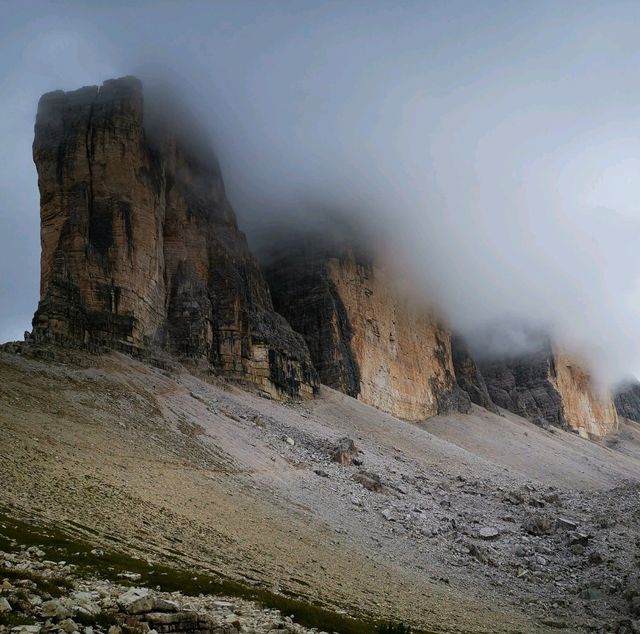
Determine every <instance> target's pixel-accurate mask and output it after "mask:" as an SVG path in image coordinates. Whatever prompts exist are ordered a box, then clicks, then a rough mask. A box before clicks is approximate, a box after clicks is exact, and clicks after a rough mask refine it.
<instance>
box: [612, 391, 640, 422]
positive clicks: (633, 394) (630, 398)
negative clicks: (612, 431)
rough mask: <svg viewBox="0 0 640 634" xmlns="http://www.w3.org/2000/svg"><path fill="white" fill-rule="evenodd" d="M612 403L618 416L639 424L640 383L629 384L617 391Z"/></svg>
mask: <svg viewBox="0 0 640 634" xmlns="http://www.w3.org/2000/svg"><path fill="white" fill-rule="evenodd" d="M614 403H615V406H616V410H617V412H618V414H619V415H620V416H624V417H625V418H628V419H629V420H633V421H636V422H637V423H640V383H637V382H636V383H631V384H629V385H626V386H625V387H624V388H622V389H621V390H620V391H618V393H617V394H616V395H615V398H614Z"/></svg>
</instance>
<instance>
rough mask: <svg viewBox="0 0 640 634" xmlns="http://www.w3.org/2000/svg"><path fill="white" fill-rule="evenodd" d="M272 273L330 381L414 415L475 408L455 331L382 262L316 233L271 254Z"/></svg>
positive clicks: (276, 292) (274, 287)
mask: <svg viewBox="0 0 640 634" xmlns="http://www.w3.org/2000/svg"><path fill="white" fill-rule="evenodd" d="M265 273H266V276H267V279H268V281H269V283H270V286H271V291H272V294H273V298H274V304H275V306H276V309H277V310H278V311H280V312H282V314H283V315H285V317H286V318H287V319H288V321H289V323H291V325H292V327H293V328H294V329H295V330H296V331H297V332H299V333H301V334H302V335H303V336H304V338H305V340H306V342H307V344H308V346H309V350H310V352H311V356H312V359H313V362H314V364H315V367H316V368H317V370H318V373H319V375H320V379H321V381H322V382H323V383H325V384H326V385H329V386H330V387H333V388H335V389H338V390H340V391H342V392H344V393H345V394H349V395H350V396H353V397H356V398H358V399H360V400H362V401H363V402H365V403H367V404H369V405H373V406H374V407H377V408H379V409H381V410H383V411H385V412H389V413H390V414H393V415H394V416H398V417H399V418H403V419H406V420H412V421H417V420H423V419H425V418H427V417H429V416H433V415H434V414H437V413H441V412H445V411H450V410H452V409H457V410H461V411H468V409H469V407H470V402H469V398H468V396H467V395H466V394H465V393H464V392H462V390H460V389H459V388H458V386H457V384H456V381H455V377H454V371H453V363H452V358H451V341H450V335H449V332H448V331H447V329H446V328H445V327H443V326H442V324H441V323H440V322H439V321H438V319H437V317H436V316H435V314H434V313H433V312H432V311H431V310H430V309H429V308H428V307H426V306H424V305H418V304H416V303H414V302H412V301H409V300H408V299H407V298H405V297H404V296H403V295H402V294H401V293H399V292H397V290H396V289H397V284H396V283H394V278H393V276H390V275H389V273H388V271H386V270H385V269H384V268H383V267H382V266H380V265H378V264H377V263H375V262H374V261H372V260H371V259H370V258H368V257H363V256H361V255H357V254H356V253H355V252H354V250H353V249H351V248H348V247H340V248H338V247H334V246H329V247H326V246H322V247H321V246H318V244H316V243H315V242H314V240H313V239H311V240H309V241H306V242H304V243H303V244H299V245H298V246H297V247H293V248H292V247H287V248H285V249H283V250H281V251H280V253H279V254H278V255H277V256H275V257H271V258H270V259H269V260H268V264H267V265H266V269H265Z"/></svg>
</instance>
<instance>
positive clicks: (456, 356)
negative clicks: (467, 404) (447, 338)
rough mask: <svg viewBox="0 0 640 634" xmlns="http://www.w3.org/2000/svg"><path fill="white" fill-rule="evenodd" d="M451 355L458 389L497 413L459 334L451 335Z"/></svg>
mask: <svg viewBox="0 0 640 634" xmlns="http://www.w3.org/2000/svg"><path fill="white" fill-rule="evenodd" d="M451 355H452V360H453V368H454V371H455V375H456V381H457V382H458V385H459V386H460V389H462V390H464V391H465V392H466V393H467V394H468V395H469V398H470V399H471V402H472V403H475V404H476V405H479V406H480V407H484V408H485V409H488V410H489V411H490V412H493V413H494V414H497V413H498V408H497V407H496V406H495V404H494V403H493V401H492V400H491V396H489V391H488V390H487V385H486V383H485V380H484V377H483V376H482V373H481V372H480V369H479V368H478V365H477V364H476V362H475V359H474V358H473V356H472V355H471V353H470V352H469V349H468V347H467V344H466V343H465V341H464V339H462V337H460V336H459V335H452V337H451Z"/></svg>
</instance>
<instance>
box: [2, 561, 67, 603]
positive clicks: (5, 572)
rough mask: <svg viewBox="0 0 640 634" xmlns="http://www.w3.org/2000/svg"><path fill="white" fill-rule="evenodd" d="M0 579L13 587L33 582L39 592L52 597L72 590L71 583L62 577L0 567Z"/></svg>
mask: <svg viewBox="0 0 640 634" xmlns="http://www.w3.org/2000/svg"><path fill="white" fill-rule="evenodd" d="M0 579H8V580H9V581H10V582H11V583H13V584H14V585H15V582H16V581H22V580H24V579H28V580H29V581H33V582H34V583H35V584H36V585H37V586H38V589H39V590H40V591H41V592H47V593H49V594H50V595H51V596H52V597H61V596H62V595H65V594H68V593H69V590H71V589H73V583H72V582H71V581H69V580H68V579H65V578H64V577H43V576H42V575H40V574H38V573H37V572H34V571H33V570H20V569H17V568H5V567H4V566H0Z"/></svg>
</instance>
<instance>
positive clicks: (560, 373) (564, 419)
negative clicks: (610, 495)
mask: <svg viewBox="0 0 640 634" xmlns="http://www.w3.org/2000/svg"><path fill="white" fill-rule="evenodd" d="M480 367H481V372H482V375H483V377H484V379H485V382H486V385H487V389H488V392H489V395H490V396H491V399H492V400H493V402H494V403H495V404H496V405H498V406H499V407H503V408H504V409H507V410H509V411H511V412H514V413H515V414H518V415H520V416H523V417H524V418H527V419H529V420H531V421H533V422H534V423H536V424H539V425H556V426H559V427H565V428H570V429H573V430H575V431H578V432H579V433H581V434H582V435H584V436H595V437H602V436H605V435H607V434H608V433H610V432H612V431H615V430H616V429H617V427H618V417H617V413H616V409H615V407H614V404H613V401H612V399H611V396H610V395H609V394H605V393H601V392H600V391H599V390H598V389H597V388H596V386H595V385H594V383H593V381H592V380H591V377H590V376H589V374H588V373H587V372H586V371H585V370H584V368H583V367H581V365H580V364H579V363H577V362H575V361H574V360H572V359H570V358H569V357H568V356H567V355H566V354H565V353H564V352H562V351H560V350H559V349H556V348H554V347H552V346H551V344H549V346H548V347H546V348H545V349H543V350H539V351H537V352H534V353H530V354H527V355H523V356H520V357H518V358H512V359H507V360H504V359H503V360H498V361H491V362H488V363H487V362H484V363H482V364H481V366H480Z"/></svg>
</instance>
